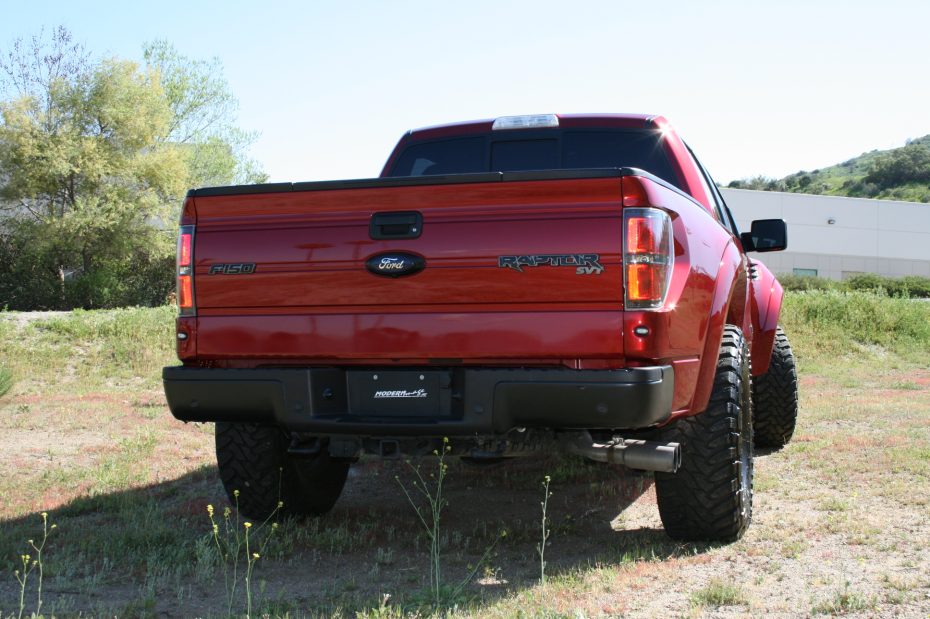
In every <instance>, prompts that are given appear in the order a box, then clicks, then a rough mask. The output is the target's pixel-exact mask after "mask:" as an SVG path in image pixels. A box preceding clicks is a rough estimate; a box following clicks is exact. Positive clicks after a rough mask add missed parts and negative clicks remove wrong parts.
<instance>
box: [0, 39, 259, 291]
mask: <svg viewBox="0 0 930 619" xmlns="http://www.w3.org/2000/svg"><path fill="white" fill-rule="evenodd" d="M0 75H3V76H4V77H5V80H4V84H3V86H4V90H3V95H4V97H3V99H2V101H0V205H2V218H0V259H2V260H0V306H4V305H7V306H9V307H11V308H15V309H41V308H70V307H110V306H115V305H133V304H147V305H148V304H153V303H159V302H163V301H164V299H165V297H166V295H167V294H168V292H169V291H170V290H171V288H172V287H173V269H172V262H173V252H174V235H175V232H174V222H175V221H176V218H177V213H178V210H179V207H180V204H181V201H182V200H183V196H184V192H185V191H186V190H187V189H188V188H189V187H192V186H202V185H208V184H231V183H234V182H255V181H261V180H263V179H264V175H263V174H262V172H261V171H260V169H259V168H258V166H257V165H256V164H255V163H254V162H253V161H251V160H250V159H248V157H247V156H246V154H245V152H246V149H247V147H248V145H249V144H250V143H251V141H252V140H253V139H254V136H253V135H251V134H247V133H244V132H242V131H241V130H239V129H238V128H237V127H236V126H235V124H234V120H235V109H236V101H235V97H233V96H232V94H231V92H230V90H229V87H228V84H227V83H226V81H225V80H224V79H223V77H222V71H221V67H220V66H219V63H218V61H216V60H213V61H210V62H198V61H192V60H190V59H187V58H185V57H183V56H180V55H179V54H177V53H176V52H175V51H174V50H173V48H172V47H171V46H170V45H168V44H167V43H165V42H159V43H155V44H152V45H149V46H148V47H147V48H146V50H145V63H143V64H139V63H135V62H132V61H129V60H121V59H117V58H106V59H102V60H97V61H93V62H91V61H90V60H89V56H88V55H87V54H86V52H85V51H84V49H83V48H82V47H81V46H79V45H76V44H75V43H73V40H72V37H71V35H70V33H69V32H68V31H67V30H65V29H63V28H59V29H57V30H55V31H54V32H53V33H52V34H51V37H50V38H49V39H46V38H44V37H43V36H42V35H40V36H38V37H33V38H32V39H31V41H30V42H29V43H25V42H23V41H22V40H18V41H16V42H15V43H14V44H13V46H12V48H11V50H10V51H9V52H8V53H7V54H6V55H5V56H4V57H2V58H0Z"/></svg>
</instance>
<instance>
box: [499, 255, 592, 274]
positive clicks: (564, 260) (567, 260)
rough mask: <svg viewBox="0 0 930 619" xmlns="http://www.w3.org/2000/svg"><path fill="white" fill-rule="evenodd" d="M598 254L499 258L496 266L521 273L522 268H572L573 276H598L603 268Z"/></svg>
mask: <svg viewBox="0 0 930 619" xmlns="http://www.w3.org/2000/svg"><path fill="white" fill-rule="evenodd" d="M600 259H601V257H600V255H599V254H541V255H540V254H537V255H534V256H500V257H498V259H497V266H498V267H500V268H502V269H503V268H508V269H513V270H514V271H519V272H520V273H522V272H523V267H539V266H544V265H549V266H553V267H574V268H575V275H600V274H601V273H603V272H604V266H603V265H602V264H601V263H600Z"/></svg>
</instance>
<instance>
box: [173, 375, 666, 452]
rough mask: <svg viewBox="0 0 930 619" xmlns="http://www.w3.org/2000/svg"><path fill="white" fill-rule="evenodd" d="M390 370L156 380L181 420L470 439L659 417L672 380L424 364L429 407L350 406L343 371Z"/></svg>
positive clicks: (353, 387)
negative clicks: (431, 391) (376, 409)
mask: <svg viewBox="0 0 930 619" xmlns="http://www.w3.org/2000/svg"><path fill="white" fill-rule="evenodd" d="M406 370H409V368H406ZM392 371H396V368H381V369H371V370H365V371H359V370H354V369H353V370H346V369H345V368H259V369H232V370H231V369H214V368H191V367H166V368H164V370H163V371H162V378H163V380H164V385H165V394H166V396H167V399H168V406H169V408H170V409H171V413H172V414H173V415H174V416H175V417H176V418H178V419H180V420H182V421H232V422H250V423H277V424H280V425H282V426H285V427H287V428H289V429H291V430H295V431H302V432H311V433H315V434H321V435H355V436H469V435H471V436H473V435H476V434H483V435H487V434H502V433H505V432H507V431H508V430H510V429H512V428H516V427H527V428H550V429H557V430H561V429H565V430H570V429H637V428H647V427H650V426H655V425H657V424H660V423H662V422H664V421H666V420H667V419H668V418H669V416H670V414H671V407H672V393H673V391H674V382H675V380H674V373H673V371H672V368H671V366H656V367H643V368H631V369H623V370H570V369H560V368H559V369H557V368H553V369H507V368H504V369H501V368H454V369H442V370H437V368H424V369H423V370H422V372H423V373H424V374H431V377H430V378H433V379H435V382H434V383H433V384H435V385H438V391H439V393H438V396H437V398H436V401H435V408H434V411H433V412H430V413H428V414H424V413H423V411H422V410H415V408H416V407H414V406H413V405H411V406H412V408H411V410H410V411H406V410H404V409H403V406H404V405H403V402H401V403H400V404H399V405H398V404H396V403H395V404H393V405H392V406H393V408H392V409H391V410H390V411H389V412H387V413H383V412H382V413H372V412H370V411H366V410H364V409H365V406H360V405H358V404H357V402H358V399H359V396H358V395H357V392H358V384H359V383H358V381H357V380H355V379H353V378H351V377H352V375H353V374H354V375H355V376H356V378H357V377H358V375H359V374H363V373H365V372H368V373H371V374H375V373H377V372H382V373H390V372H392ZM419 371H420V370H412V371H411V372H412V374H415V373H416V372H419ZM369 378H370V377H369ZM419 378H421V379H422V377H419ZM353 402H356V404H353ZM398 406H400V409H398V408H397V407H398Z"/></svg>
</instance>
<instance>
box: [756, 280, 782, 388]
mask: <svg viewBox="0 0 930 619" xmlns="http://www.w3.org/2000/svg"><path fill="white" fill-rule="evenodd" d="M754 268H755V270H756V273H757V277H758V278H757V279H756V280H755V281H756V282H758V284H759V285H758V286H754V287H753V288H754V290H753V296H754V297H755V301H756V306H757V308H758V312H759V313H758V318H757V317H756V316H753V318H754V319H755V321H757V322H758V324H754V325H753V327H754V328H755V337H753V339H752V348H751V357H752V375H753V376H761V375H762V374H765V373H766V372H767V371H768V369H769V365H770V364H771V361H772V348H773V347H774V346H775V332H776V331H777V330H778V320H779V318H780V317H781V306H782V301H784V298H785V290H784V288H782V285H781V284H780V283H779V282H778V280H777V279H775V276H774V275H773V274H772V272H771V271H769V270H768V268H767V267H766V266H765V265H764V264H762V263H761V262H756V263H755V267H754ZM763 306H764V307H763ZM755 321H754V322H755Z"/></svg>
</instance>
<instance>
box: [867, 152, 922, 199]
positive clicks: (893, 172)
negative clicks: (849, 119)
mask: <svg viewBox="0 0 930 619" xmlns="http://www.w3.org/2000/svg"><path fill="white" fill-rule="evenodd" d="M863 180H864V181H865V182H866V183H875V184H876V185H878V186H879V187H881V188H882V189H887V188H889V187H895V186H897V185H904V184H907V183H928V182H930V146H927V145H925V144H923V143H919V142H910V143H908V144H907V145H906V146H904V147H903V148H896V149H895V150H893V151H890V152H888V153H885V154H884V155H881V156H880V157H878V158H877V159H876V160H875V161H874V162H873V163H872V166H871V167H870V168H869V172H868V174H866V175H865V178H864V179H863Z"/></svg>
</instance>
